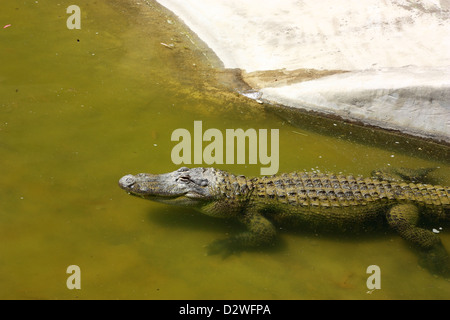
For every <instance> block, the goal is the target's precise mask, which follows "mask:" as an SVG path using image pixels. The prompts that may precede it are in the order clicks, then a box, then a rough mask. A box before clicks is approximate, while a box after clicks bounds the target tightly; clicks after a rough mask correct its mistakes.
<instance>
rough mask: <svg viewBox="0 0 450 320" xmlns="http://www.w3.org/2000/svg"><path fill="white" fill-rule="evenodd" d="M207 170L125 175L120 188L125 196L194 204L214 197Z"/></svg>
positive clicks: (210, 178) (197, 169)
mask: <svg viewBox="0 0 450 320" xmlns="http://www.w3.org/2000/svg"><path fill="white" fill-rule="evenodd" d="M208 171H209V169H204V168H196V169H188V168H180V169H179V170H177V171H174V172H170V173H165V174H156V175H154V174H149V173H139V174H137V175H131V174H128V175H125V176H123V177H122V178H121V179H120V180H119V186H120V188H122V189H124V190H125V191H127V193H128V194H130V195H133V196H137V197H141V198H144V199H148V200H153V201H158V202H163V203H167V204H174V205H197V204H199V203H204V202H205V201H206V200H209V199H211V198H213V194H212V191H213V186H214V185H215V181H213V180H214V179H212V176H211V174H210V173H209V172H208Z"/></svg>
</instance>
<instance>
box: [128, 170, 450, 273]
mask: <svg viewBox="0 0 450 320" xmlns="http://www.w3.org/2000/svg"><path fill="white" fill-rule="evenodd" d="M399 172H400V173H401V174H399ZM427 172H428V171H425V173H427ZM374 173H375V174H374V176H372V177H369V178H364V177H360V176H352V175H335V174H325V173H316V172H292V173H284V174H278V175H274V176H262V177H251V178H247V177H245V176H243V175H233V174H231V173H228V172H226V171H222V170H219V169H215V168H202V167H198V168H187V167H182V168H180V169H178V170H176V171H173V172H170V173H164V174H149V173H139V174H137V175H131V174H128V175H125V176H123V177H122V178H121V179H120V180H119V186H120V187H121V188H122V189H124V190H125V191H127V192H128V193H129V194H130V195H133V196H137V197H140V198H143V199H148V200H153V201H158V202H162V203H166V204H172V205H178V206H186V207H192V208H194V209H196V210H198V211H200V212H202V213H204V214H206V215H208V216H212V217H218V218H233V219H235V220H237V221H239V222H241V223H242V224H243V225H244V226H245V227H246V230H245V231H243V232H241V233H237V234H236V235H233V236H230V237H228V238H225V239H219V240H216V241H214V242H212V243H211V244H210V245H209V246H208V249H207V250H208V253H209V254H222V255H224V256H227V255H229V254H233V253H236V252H238V251H241V250H248V249H251V248H258V247H262V246H267V245H270V244H272V243H274V240H275V238H276V233H277V228H279V227H283V226H288V227H291V228H296V229H297V228H301V227H303V226H304V227H309V228H312V230H314V231H316V232H320V231H332V232H350V233H352V234H353V233H361V232H371V231H372V230H376V229H379V228H387V229H391V230H393V231H394V232H396V233H397V234H398V235H400V236H401V237H402V238H403V239H405V240H406V241H407V242H408V243H409V244H410V245H411V246H412V247H414V248H415V249H417V251H418V253H419V257H420V259H419V262H420V264H421V265H422V266H424V267H425V268H427V269H429V271H430V272H432V273H434V274H440V275H445V276H446V277H447V276H449V275H450V258H449V255H448V253H447V251H446V249H445V247H444V246H443V244H442V242H441V240H440V238H439V236H438V235H437V234H436V232H433V231H432V230H431V229H427V228H425V227H424V225H423V222H424V221H429V222H433V223H445V222H449V221H450V198H449V195H450V187H445V186H444V187H443V186H438V185H432V184H422V183H418V182H417V180H418V178H414V179H408V176H407V175H405V174H404V170H403V171H397V172H394V173H393V174H392V172H391V173H389V174H383V172H382V171H374ZM384 177H387V178H386V179H384ZM412 181H415V182H412ZM436 230H437V229H436ZM436 230H434V231H436Z"/></svg>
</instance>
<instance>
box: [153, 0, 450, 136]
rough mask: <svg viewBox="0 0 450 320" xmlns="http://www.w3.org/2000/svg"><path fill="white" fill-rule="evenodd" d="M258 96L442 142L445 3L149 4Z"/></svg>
mask: <svg viewBox="0 0 450 320" xmlns="http://www.w3.org/2000/svg"><path fill="white" fill-rule="evenodd" d="M157 2H159V3H160V4H161V5H163V6H165V7H166V8H167V9H169V10H171V11H172V12H173V13H174V14H176V15H177V16H178V17H179V18H180V19H181V20H182V21H183V22H184V23H185V24H186V25H187V26H188V27H189V28H190V29H191V30H192V31H193V32H195V33H196V34H197V35H198V36H199V38H200V39H202V40H203V41H204V42H205V43H206V44H207V45H208V46H209V47H210V48H211V49H212V50H213V51H214V52H215V53H216V55H217V56H218V57H219V59H220V60H221V61H222V62H223V64H224V67H225V68H239V69H241V70H242V72H243V78H244V80H246V82H247V83H249V84H250V86H252V87H253V88H255V90H258V91H259V93H260V94H259V95H255V96H258V98H259V99H261V100H263V101H267V102H271V103H277V104H282V105H286V106H290V107H293V108H300V109H306V110H314V111H318V112H322V113H325V114H332V115H337V116H340V117H342V118H344V119H349V120H356V121H361V122H363V123H366V124H370V125H374V126H379V127H382V128H387V129H395V130H399V131H402V132H404V133H408V134H412V135H416V136H421V137H426V138H432V139H434V140H436V141H445V142H447V143H450V0H442V1H438V0H422V1H409V0H388V1H382V2H381V1H379V0H363V1H361V0H321V1H314V0H304V1H294V0H281V1H276V2H275V1H271V0H247V1H240V0H239V1H238V0H209V1H203V0H184V1H177V0H157Z"/></svg>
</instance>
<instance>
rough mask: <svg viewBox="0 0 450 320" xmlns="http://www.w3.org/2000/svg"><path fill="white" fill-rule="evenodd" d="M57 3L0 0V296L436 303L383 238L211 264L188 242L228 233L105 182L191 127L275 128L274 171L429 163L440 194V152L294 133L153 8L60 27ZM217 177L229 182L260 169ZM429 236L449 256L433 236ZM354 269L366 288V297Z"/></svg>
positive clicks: (89, 15)
mask: <svg viewBox="0 0 450 320" xmlns="http://www.w3.org/2000/svg"><path fill="white" fill-rule="evenodd" d="M71 4H72V3H69V2H67V1H61V2H59V4H57V3H51V4H49V3H47V2H35V1H31V2H21V3H14V2H4V3H2V4H1V5H0V7H1V10H0V18H1V19H0V20H1V21H5V24H6V23H8V24H11V26H10V27H8V28H5V29H0V37H1V38H2V44H3V45H2V50H0V60H1V61H3V62H5V63H3V64H2V68H1V70H0V93H1V97H2V101H1V108H0V150H1V152H2V157H1V159H0V162H1V167H2V168H5V170H3V171H2V184H1V186H0V189H1V194H2V201H1V202H0V208H1V210H0V239H1V242H2V243H3V244H4V245H3V246H1V247H0V257H1V259H0V282H1V283H2V289H1V290H0V297H1V298H20V299H23V298H26V299H30V298H50V299H52V298H87V299H89V298H145V299H205V298H214V299H226V298H233V299H241V298H245V299H300V298H308V299H309V298H310V299H314V298H330V299H344V298H372V297H375V298H448V297H449V296H450V295H449V293H450V285H449V284H448V282H446V281H445V280H443V279H441V278H436V277H433V276H431V275H430V274H429V273H428V272H427V271H425V270H423V269H421V268H420V267H419V266H418V264H417V259H416V256H415V255H414V253H413V252H411V251H410V250H408V248H407V245H406V244H405V243H404V242H403V241H402V240H401V239H400V238H399V237H397V236H396V235H394V234H390V233H388V234H382V235H374V236H365V237H362V238H351V239H348V238H340V237H328V236H323V235H320V234H314V233H307V232H305V233H303V232H291V231H286V232H283V231H284V230H280V239H279V243H278V244H277V246H276V247H275V248H274V249H273V250H268V251H261V252H257V251H256V252H250V253H245V254H241V255H239V256H232V257H229V258H228V259H224V260H222V259H220V258H218V257H214V256H206V255H205V247H204V246H205V245H207V244H208V243H210V242H211V241H212V240H214V239H216V238H220V237H225V236H226V235H227V234H231V233H234V232H237V231H239V230H241V229H240V228H241V226H239V225H237V224H235V223H232V222H229V221H226V220H216V219H212V218H208V217H202V216H200V215H199V214H197V213H196V212H194V211H191V210H188V209H184V208H172V207H167V206H164V205H163V204H154V203H151V202H148V201H139V199H132V198H130V197H129V196H127V195H126V194H124V193H123V192H122V190H120V189H119V188H118V186H117V180H118V179H119V178H120V177H121V176H123V175H125V174H127V173H137V172H147V171H148V172H154V173H161V172H168V171H172V170H174V169H176V168H177V167H178V166H176V165H174V164H173V163H172V162H171V157H170V154H171V150H172V148H173V146H174V144H175V143H174V142H172V141H171V133H172V132H173V131H174V130H175V129H177V128H191V127H192V125H193V123H194V121H196V120H201V121H202V122H203V124H204V126H205V128H217V129H219V130H220V131H222V132H225V130H226V129H235V128H243V129H248V128H255V129H279V130H280V131H279V132H280V156H279V159H280V172H288V171H294V170H303V169H306V170H311V169H313V170H320V171H323V172H328V171H331V172H343V173H352V174H355V175H358V174H364V175H367V174H369V173H370V172H371V171H372V170H373V169H374V168H378V167H386V166H397V167H398V166H401V167H440V168H439V169H438V170H436V171H435V172H433V173H432V174H433V175H434V177H433V178H435V179H436V180H438V182H439V183H440V184H443V185H449V184H450V176H449V172H450V170H448V169H449V163H448V149H446V148H444V149H442V148H441V147H440V148H441V149H442V150H443V151H439V152H441V155H439V152H435V151H432V152H431V151H430V152H424V151H425V150H431V149H432V148H431V144H428V143H425V142H422V141H420V142H418V144H416V142H414V146H413V147H412V148H406V147H405V149H402V148H403V146H405V145H407V144H409V143H410V140H409V139H408V138H401V139H400V138H398V136H395V135H391V136H389V135H385V136H384V140H375V141H374V140H373V139H372V140H371V141H368V142H367V141H366V142H364V141H360V140H361V139H359V138H354V136H355V132H356V131H353V129H351V130H344V131H336V132H333V131H332V129H333V128H335V127H336V128H341V127H345V128H348V125H345V124H342V123H341V122H338V121H334V122H332V123H331V125H330V126H327V127H326V128H327V129H326V130H322V131H321V130H319V129H320V127H321V126H322V125H325V123H327V122H328V121H329V120H323V119H322V120H323V121H322V120H317V122H314V123H316V125H315V128H310V127H307V126H306V125H305V123H313V120H311V121H303V122H301V121H299V122H295V121H293V119H292V118H286V117H284V116H283V117H278V116H275V115H274V114H273V113H272V112H271V111H268V110H267V106H264V105H261V104H258V103H257V102H255V101H253V100H250V99H247V98H245V97H243V96H240V95H239V94H237V93H234V92H232V91H231V92H230V91H229V88H230V87H231V88H232V89H235V90H241V91H242V90H246V89H248V88H245V87H241V84H240V83H239V82H238V81H235V77H234V75H235V73H236V71H235V70H234V71H223V70H221V69H220V68H219V67H220V65H219V64H218V63H217V61H215V60H214V56H213V55H211V54H209V53H205V52H207V51H205V50H204V48H202V46H201V44H200V43H198V42H197V40H196V38H195V36H193V35H190V34H189V33H187V32H186V31H185V30H183V28H182V26H180V24H179V23H178V22H177V20H176V19H175V18H174V17H173V16H168V15H166V14H165V13H164V10H162V9H161V8H159V7H158V6H157V5H156V4H154V3H152V2H149V3H145V2H142V3H141V4H133V5H131V4H130V5H128V4H124V1H96V2H95V3H92V2H90V1H78V2H77V5H78V6H79V7H80V8H81V19H82V23H81V29H80V30H69V29H67V27H66V19H67V17H68V15H67V14H66V12H65V10H66V8H67V7H68V6H69V5H71ZM191 40H192V41H191ZM161 43H165V44H168V45H169V44H173V46H171V47H167V46H164V45H161ZM199 48H200V49H201V50H200V49H199ZM203 53H205V55H206V57H205V55H204V54H203ZM286 119H287V120H286ZM311 119H312V118H311ZM314 121H316V120H314ZM318 128H319V129H318ZM330 128H331V129H330ZM324 131H326V132H324ZM360 135H362V134H360V133H358V137H359V136H360ZM385 145H388V147H387V148H385ZM397 146H398V148H396V147H397ZM438 149H439V148H438ZM405 150H407V151H405ZM433 150H435V149H433ZM446 152H447V153H446ZM436 154H438V155H436ZM218 167H220V168H221V169H225V170H228V171H232V172H234V173H236V174H245V175H257V174H259V169H260V165H256V166H254V165H231V164H230V165H219V166H218ZM440 235H441V239H442V240H443V243H444V244H445V245H446V246H447V247H448V248H449V247H450V237H449V236H448V233H447V232H446V229H445V228H444V229H443V230H442V232H441V233H440ZM70 265H78V266H79V267H80V272H81V290H69V289H67V287H66V280H67V278H68V276H69V274H67V273H66V269H67V267H68V266H70ZM370 265H378V266H379V267H380V269H381V280H382V288H381V290H377V291H375V292H372V295H368V294H367V293H366V292H367V291H368V289H367V287H366V280H367V277H368V276H369V275H368V274H366V269H367V267H368V266H370ZM418 288H420V289H418Z"/></svg>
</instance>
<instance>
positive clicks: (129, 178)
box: [119, 174, 136, 189]
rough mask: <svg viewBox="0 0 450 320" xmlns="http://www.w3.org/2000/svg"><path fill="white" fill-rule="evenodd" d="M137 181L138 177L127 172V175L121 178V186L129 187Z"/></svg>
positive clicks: (123, 187)
mask: <svg viewBox="0 0 450 320" xmlns="http://www.w3.org/2000/svg"><path fill="white" fill-rule="evenodd" d="M135 183H136V178H135V177H134V176H133V175H132V174H127V175H126V176H123V177H122V178H120V180H119V186H120V187H121V188H122V189H128V188H130V187H131V186H132V185H133V184H135Z"/></svg>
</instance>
